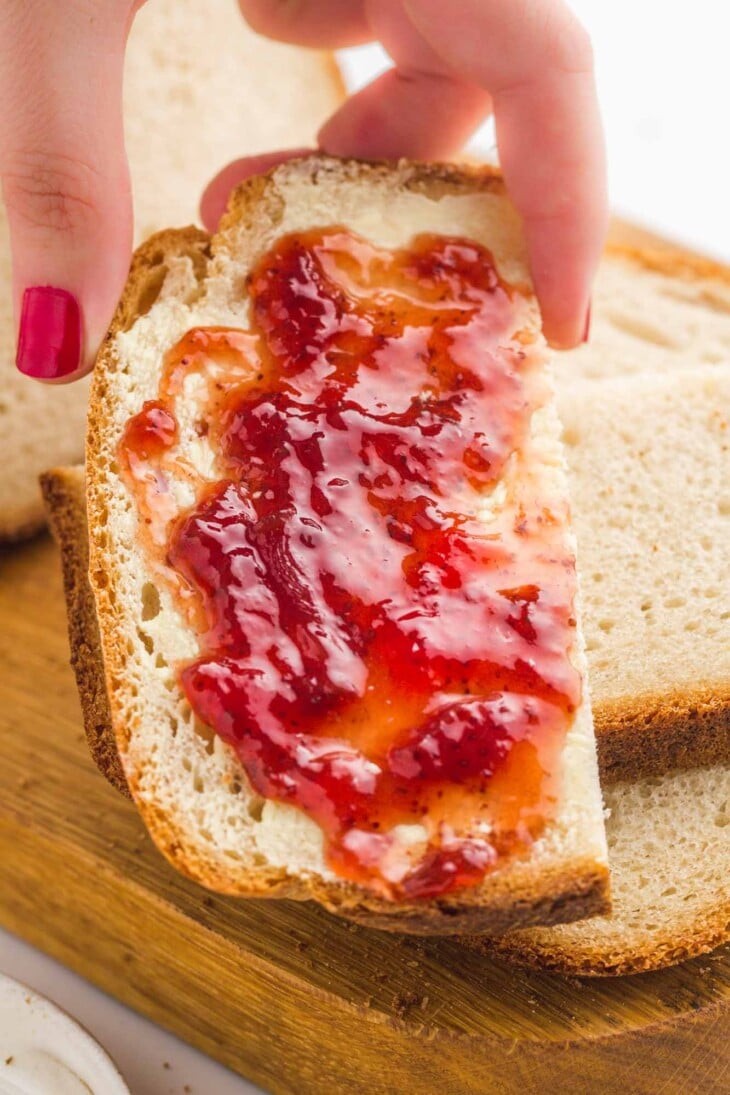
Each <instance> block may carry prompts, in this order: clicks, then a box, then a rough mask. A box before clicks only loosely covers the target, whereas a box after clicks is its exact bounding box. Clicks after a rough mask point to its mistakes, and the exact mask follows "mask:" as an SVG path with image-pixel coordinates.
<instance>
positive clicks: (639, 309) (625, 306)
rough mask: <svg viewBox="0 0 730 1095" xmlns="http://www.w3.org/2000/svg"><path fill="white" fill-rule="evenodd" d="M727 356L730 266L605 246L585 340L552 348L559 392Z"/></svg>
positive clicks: (720, 361)
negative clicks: (566, 348)
mask: <svg viewBox="0 0 730 1095" xmlns="http://www.w3.org/2000/svg"><path fill="white" fill-rule="evenodd" d="M729 363H730V268H728V267H727V266H722V265H720V264H719V263H717V262H713V261H711V260H709V259H703V258H699V257H697V258H695V257H693V256H692V255H684V254H680V253H674V252H666V251H655V250H651V249H641V250H640V249H637V248H633V247H624V246H609V248H608V249H607V251H606V253H605V255H604V257H603V260H602V262H601V265H600V267H599V270H598V275H597V277H596V281H595V284H594V287H593V308H592V316H591V337H590V342H588V343H587V344H586V345H584V346H579V347H578V348H577V349H575V350H571V351H569V352H568V353H563V354H559V355H557V358H556V365H555V372H556V376H557V381H558V389H559V391H560V390H562V389H563V388H565V390H568V391H569V390H570V386H571V384H572V383H573V382H574V381H576V380H578V379H583V380H602V379H604V378H607V377H619V376H622V377H628V376H636V375H639V374H643V373H651V374H654V375H657V376H660V375H663V374H664V373H667V372H674V371H675V370H676V371H680V372H681V371H684V370H688V369H694V368H697V367H701V366H704V365H719V366H725V367H727V366H728V364H729Z"/></svg>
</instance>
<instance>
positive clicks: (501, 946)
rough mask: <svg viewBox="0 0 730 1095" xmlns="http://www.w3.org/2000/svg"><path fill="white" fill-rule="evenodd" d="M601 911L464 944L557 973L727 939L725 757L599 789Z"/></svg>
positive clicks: (703, 948) (683, 954)
mask: <svg viewBox="0 0 730 1095" xmlns="http://www.w3.org/2000/svg"><path fill="white" fill-rule="evenodd" d="M605 799H606V806H607V808H608V810H609V811H610V816H609V818H608V821H607V822H606V835H607V837H608V850H609V864H610V867H611V905H612V909H611V915H610V916H608V917H606V916H599V917H594V918H593V919H591V920H587V921H585V922H584V923H580V924H561V925H557V926H555V927H553V928H530V929H529V930H526V931H516V932H510V933H509V934H508V935H505V936H504V937H502V938H501V939H496V940H495V939H492V940H487V939H484V938H471V939H468V940H466V941H465V942H466V943H467V945H468V946H469V947H470V948H472V949H476V950H478V951H480V952H481V953H483V954H498V955H500V956H501V957H505V958H510V959H512V960H514V961H517V962H519V963H520V964H521V965H529V966H536V967H538V968H540V969H547V970H554V971H555V972H558V973H569V974H579V975H597V976H606V975H611V976H615V975H618V974H626V973H642V972H645V971H646V970H653V969H661V968H662V967H663V966H669V965H673V964H674V963H676V962H682V961H684V959H686V958H694V957H696V956H697V955H700V954H706V953H707V952H709V951H711V950H714V949H715V948H716V947H719V946H720V945H721V944H723V943H727V942H730V870H728V867H729V865H730V767H729V766H727V765H716V766H714V767H712V768H700V769H696V770H695V771H691V772H690V771H687V772H672V773H668V774H666V775H664V776H656V777H649V778H645V779H642V780H639V781H638V782H636V783H617V784H616V785H615V786H612V787H608V788H607V789H606V790H605Z"/></svg>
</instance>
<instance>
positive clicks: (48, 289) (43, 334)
mask: <svg viewBox="0 0 730 1095" xmlns="http://www.w3.org/2000/svg"><path fill="white" fill-rule="evenodd" d="M80 358H81V312H80V309H79V304H78V301H77V300H76V297H75V296H74V295H73V293H69V292H68V291H67V290H66V289H54V288H53V287H52V286H50V285H35V286H33V288H32V289H26V290H25V292H24V293H23V307H22V309H21V312H20V330H19V333H18V352H17V355H16V358H15V364H16V365H17V366H18V369H19V370H20V372H21V373H24V374H25V375H26V376H32V377H35V378H36V380H57V379H59V378H60V377H63V376H69V374H70V373H73V372H75V371H76V369H78V367H79V361H80Z"/></svg>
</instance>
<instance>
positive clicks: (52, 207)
mask: <svg viewBox="0 0 730 1095" xmlns="http://www.w3.org/2000/svg"><path fill="white" fill-rule="evenodd" d="M130 13H131V5H130V4H129V3H117V2H112V3H109V2H106V3H97V2H94V0H91V2H90V0H69V2H67V3H63V4H58V3H56V2H55V0H11V2H9V3H4V4H3V5H2V8H1V9H0V103H2V104H3V111H2V113H3V119H2V125H1V126H0V174H1V175H2V190H3V197H4V199H5V204H6V207H7V216H8V226H9V230H10V243H11V251H12V260H13V300H14V306H15V315H16V318H17V320H18V352H17V359H16V361H17V365H18V368H19V369H20V371H21V372H23V373H25V374H27V375H28V376H33V377H36V378H37V379H39V380H46V381H67V380H74V379H77V378H78V377H80V376H83V375H84V373H86V372H88V371H89V369H90V368H91V363H92V360H93V355H94V354H95V352H96V349H97V347H98V345H99V342H100V341H101V339H102V337H103V335H104V332H105V330H106V327H107V325H108V323H109V320H110V318H111V315H112V312H113V310H114V307H115V304H116V301H117V299H118V297H119V294H120V292H121V289H122V286H123V284H124V280H125V278H126V275H127V270H128V268H129V258H130V252H131V246H132V207H131V192H130V184H129V173H128V169H127V164H126V159H125V153H124V135H123V126H122V74H123V65H124V45H125V41H126V34H127V30H128V21H129V16H130Z"/></svg>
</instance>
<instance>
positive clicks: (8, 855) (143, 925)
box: [0, 222, 730, 1095]
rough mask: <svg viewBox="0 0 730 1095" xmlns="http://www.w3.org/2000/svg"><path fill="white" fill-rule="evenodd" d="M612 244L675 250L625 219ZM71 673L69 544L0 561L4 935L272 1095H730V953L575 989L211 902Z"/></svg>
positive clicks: (286, 908) (432, 950) (275, 910)
mask: <svg viewBox="0 0 730 1095" xmlns="http://www.w3.org/2000/svg"><path fill="white" fill-rule="evenodd" d="M612 236H613V238H614V239H616V240H618V241H620V242H626V243H630V244H636V245H640V246H646V245H650V246H658V247H662V248H664V249H666V248H667V244H666V243H665V241H662V240H660V239H658V238H657V237H655V236H652V235H650V234H648V233H645V232H642V231H641V230H639V229H635V228H633V227H631V226H626V225H623V224H621V223H620V222H615V223H614V226H613V231H612ZM672 249H673V250H678V249H674V248H672ZM67 663H68V647H67V641H66V621H65V611H64V606H63V598H62V594H61V579H60V568H59V561H58V557H57V552H56V549H55V546H54V545H53V544H52V543H51V541H50V539H49V538H48V537H40V538H39V539H37V540H34V541H32V542H31V543H29V544H27V545H25V546H20V547H15V548H0V758H2V759H1V761H0V923H2V925H3V926H4V927H6V928H8V929H9V930H11V931H13V932H16V933H17V934H18V935H20V936H22V937H23V938H24V939H26V940H28V941H29V942H30V943H32V944H34V945H36V946H38V947H40V948H41V949H42V950H44V951H46V952H47V953H49V954H51V955H53V956H54V957H55V958H57V959H59V960H60V961H61V962H63V963H65V964H66V965H68V966H70V967H71V968H73V969H75V970H76V971H78V972H79V973H80V974H82V975H83V976H85V977H87V978H88V979H89V980H90V981H92V982H94V983H95V984H97V985H99V986H100V987H101V988H102V989H105V990H106V991H108V992H109V993H111V994H112V995H114V996H116V997H118V998H119V999H120V1000H123V1001H124V1002H125V1003H127V1004H129V1005H130V1006H131V1007H133V1008H135V1009H136V1010H138V1011H140V1012H142V1013H144V1014H145V1015H147V1016H149V1017H150V1018H151V1019H153V1020H155V1021H156V1022H158V1023H160V1024H161V1025H162V1026H164V1027H167V1028H168V1029H169V1030H172V1031H174V1032H175V1033H177V1034H179V1035H180V1036H181V1037H182V1038H184V1039H185V1040H186V1041H188V1042H191V1043H192V1044H194V1045H196V1046H198V1047H199V1048H200V1049H201V1050H203V1051H204V1052H206V1053H209V1054H210V1055H211V1056H213V1057H215V1058H217V1059H218V1060H220V1061H222V1062H223V1063H224V1064H226V1065H228V1066H229V1067H231V1068H233V1069H235V1070H237V1071H238V1072H240V1073H241V1074H242V1075H244V1076H246V1077H248V1078H250V1079H252V1080H253V1081H255V1082H256V1083H258V1084H260V1085H261V1086H262V1087H263V1088H264V1089H265V1090H267V1091H270V1092H272V1093H277V1095H278V1093H282V1095H284V1093H286V1095H340V1093H342V1095H359V1093H363V1095H365V1093H367V1095H381V1093H382V1095H400V1093H404V1095H432V1093H438V1095H462V1093H463V1095H471V1093H474V1095H476V1093H479V1095H491V1093H495V1095H512V1093H517V1092H519V1093H520V1095H553V1093H554V1095H568V1093H569V1095H582V1093H584V1092H585V1093H589V1092H590V1093H591V1095H613V1093H621V1095H644V1093H646V1095H660V1093H661V1095H691V1093H694V1092H697V1093H700V1092H701V1093H702V1095H727V1093H728V1092H729V1091H730V949H728V948H725V949H724V950H721V951H717V952H715V954H713V955H710V956H706V957H704V958H700V959H695V960H693V961H691V962H687V963H684V964H683V965H681V966H676V967H674V968H673V969H668V970H662V971H659V972H657V973H650V974H644V975H642V976H638V977H633V978H618V979H613V980H606V981H596V980H591V979H583V980H579V979H565V978H560V977H555V976H549V975H545V974H536V973H531V972H525V971H521V970H518V969H515V968H513V967H510V966H507V965H505V964H502V963H498V962H495V961H490V960H487V959H485V958H482V957H480V956H478V955H475V954H472V953H470V952H468V951H466V950H464V949H463V948H461V947H460V946H459V945H458V944H457V943H455V942H449V941H448V940H437V941H429V940H419V939H414V938H408V937H397V936H396V937H393V936H390V935H383V934H379V933H377V932H375V931H368V930H366V929H364V928H361V927H358V926H356V925H354V924H348V923H346V922H344V921H340V920H337V919H336V918H334V917H330V916H329V915H328V914H327V913H325V912H324V911H323V910H322V909H320V908H319V907H317V906H314V905H310V904H301V905H296V904H294V903H292V902H283V901H282V902H273V901H272V902H262V901H234V900H230V899H226V898H222V897H218V896H215V897H212V896H210V895H208V894H206V893H205V892H204V891H203V890H201V889H199V888H198V887H196V886H194V885H193V884H192V883H189V882H187V881H186V880H185V879H184V878H182V877H180V876H178V875H177V874H176V873H175V872H174V871H173V870H172V869H171V868H170V867H169V866H168V865H167V863H166V862H165V861H164V860H163V859H162V857H161V856H160V855H159V854H158V853H157V852H156V851H155V849H154V848H153V847H152V845H151V843H150V841H149V839H148V837H147V835H146V833H145V830H144V827H143V825H142V823H141V821H140V819H139V817H138V815H137V813H136V811H135V809H134V807H133V806H132V805H131V803H129V802H128V801H126V800H124V799H123V798H122V797H121V796H120V795H119V794H118V793H117V792H115V791H114V790H113V789H112V788H111V787H110V786H109V785H108V784H107V783H106V782H105V781H104V780H103V779H102V778H101V777H100V776H99V775H98V773H97V772H96V769H95V768H94V766H93V764H92V762H91V760H90V758H89V755H88V752H87V750H86V746H85V742H84V735H83V731H82V727H81V716H80V711H79V707H78V701H77V697H76V693H75V688H74V683H73V678H72V674H71V671H70V669H69V667H68V664H67ZM99 1095H102V1093H99ZM204 1095H215V1093H214V1092H211V1093H204Z"/></svg>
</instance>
